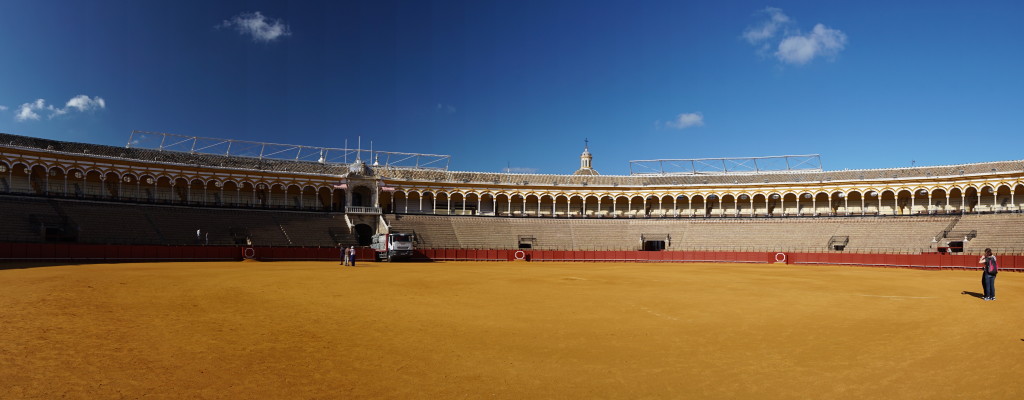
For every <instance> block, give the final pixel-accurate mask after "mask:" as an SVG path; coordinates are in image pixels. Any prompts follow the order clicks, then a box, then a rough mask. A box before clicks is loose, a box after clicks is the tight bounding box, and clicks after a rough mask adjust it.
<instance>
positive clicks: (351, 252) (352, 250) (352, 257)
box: [348, 246, 356, 267]
mask: <svg viewBox="0 0 1024 400" xmlns="http://www.w3.org/2000/svg"><path fill="white" fill-rule="evenodd" d="M348 265H350V266H353V267H354V266H356V246H352V247H349V248H348Z"/></svg>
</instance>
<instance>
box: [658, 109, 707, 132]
mask: <svg viewBox="0 0 1024 400" xmlns="http://www.w3.org/2000/svg"><path fill="white" fill-rule="evenodd" d="M665 126H667V127H669V128H675V129H686V128H692V127H695V126H704V114H701V113H699V112H696V113H683V114H679V116H677V117H676V118H675V119H674V120H672V121H668V122H666V123H665Z"/></svg>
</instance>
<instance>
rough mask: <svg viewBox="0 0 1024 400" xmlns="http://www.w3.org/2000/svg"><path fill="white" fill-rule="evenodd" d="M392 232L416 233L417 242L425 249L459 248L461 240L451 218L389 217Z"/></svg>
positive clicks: (421, 216)
mask: <svg viewBox="0 0 1024 400" xmlns="http://www.w3.org/2000/svg"><path fill="white" fill-rule="evenodd" d="M386 220H387V223H388V226H390V227H391V231H392V232H401V233H415V234H416V242H417V244H418V245H419V246H421V247H424V248H432V249H440V248H453V247H459V239H458V237H457V236H455V230H454V229H453V228H452V223H451V220H450V219H449V218H445V217H432V216H425V215H399V216H394V215H391V216H388V217H387V219H386Z"/></svg>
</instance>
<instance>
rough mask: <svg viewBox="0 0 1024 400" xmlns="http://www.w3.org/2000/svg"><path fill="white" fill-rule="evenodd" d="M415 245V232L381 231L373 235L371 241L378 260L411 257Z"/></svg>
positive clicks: (371, 246)
mask: <svg viewBox="0 0 1024 400" xmlns="http://www.w3.org/2000/svg"><path fill="white" fill-rule="evenodd" d="M413 247H414V246H413V234H411V233H380V234H376V235H373V241H372V242H371V243H370V248H372V249H373V250H374V253H375V254H376V258H377V261H395V260H401V259H408V258H411V257H412V253H413Z"/></svg>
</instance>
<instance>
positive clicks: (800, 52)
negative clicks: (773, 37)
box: [775, 24, 846, 65]
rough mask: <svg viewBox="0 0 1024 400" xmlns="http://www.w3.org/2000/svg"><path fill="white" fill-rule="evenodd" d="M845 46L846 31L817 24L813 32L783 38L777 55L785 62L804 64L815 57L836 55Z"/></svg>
mask: <svg viewBox="0 0 1024 400" xmlns="http://www.w3.org/2000/svg"><path fill="white" fill-rule="evenodd" d="M845 47H846V34H845V33H843V32H842V31H839V30H837V29H830V28H828V27H826V26H825V25H822V24H817V25H815V26H814V30H812V31H811V33H808V34H806V35H795V36H790V37H787V38H785V39H782V42H780V43H779V51H777V52H775V56H776V57H778V59H779V61H782V62H785V63H789V64H796V65H803V64H807V63H808V62H809V61H811V60H813V59H814V58H815V57H819V56H821V57H829V58H831V57H835V56H836V55H837V54H839V52H840V51H842V50H843V49H844V48H845Z"/></svg>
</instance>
